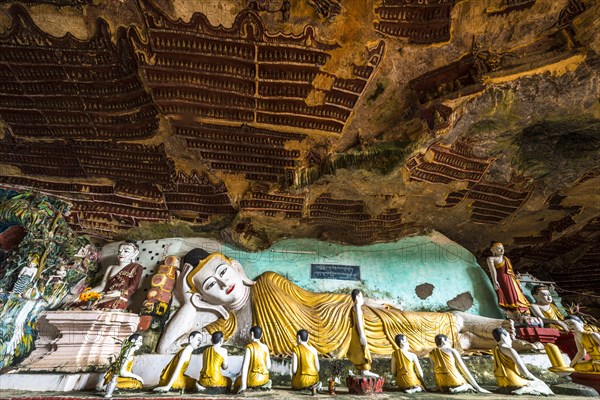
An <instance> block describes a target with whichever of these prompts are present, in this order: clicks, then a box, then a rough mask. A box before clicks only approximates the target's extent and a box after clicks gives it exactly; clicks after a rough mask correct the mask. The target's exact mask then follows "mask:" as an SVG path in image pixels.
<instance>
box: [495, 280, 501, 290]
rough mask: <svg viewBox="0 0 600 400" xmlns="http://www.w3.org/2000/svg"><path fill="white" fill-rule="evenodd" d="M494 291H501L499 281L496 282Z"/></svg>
mask: <svg viewBox="0 0 600 400" xmlns="http://www.w3.org/2000/svg"><path fill="white" fill-rule="evenodd" d="M494 289H496V290H500V284H499V283H498V281H495V282H494Z"/></svg>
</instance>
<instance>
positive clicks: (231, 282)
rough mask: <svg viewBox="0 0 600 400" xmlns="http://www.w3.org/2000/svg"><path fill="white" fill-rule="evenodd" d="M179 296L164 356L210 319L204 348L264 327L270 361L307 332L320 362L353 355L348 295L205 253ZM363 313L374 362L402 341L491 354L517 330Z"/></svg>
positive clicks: (195, 254) (386, 308) (377, 306)
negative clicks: (443, 342)
mask: <svg viewBox="0 0 600 400" xmlns="http://www.w3.org/2000/svg"><path fill="white" fill-rule="evenodd" d="M175 290H176V295H177V297H178V299H179V302H180V303H181V307H180V308H179V309H178V310H177V313H176V314H175V315H174V316H173V318H172V319H171V321H170V322H169V323H168V325H167V327H166V329H165V331H164V333H163V335H162V337H161V339H160V342H159V345H158V351H159V352H160V353H168V352H171V351H173V349H176V348H177V347H178V346H179V342H180V341H181V340H183V339H185V337H186V335H187V334H188V333H189V332H190V331H192V330H194V329H198V328H199V326H198V325H204V323H202V324H199V323H198V321H207V318H206V313H209V316H210V314H212V315H213V317H212V318H213V319H212V320H213V322H211V323H209V324H206V325H204V326H203V330H204V331H205V335H204V336H205V338H206V339H207V340H208V339H209V338H210V334H212V333H213V332H216V331H221V332H223V334H224V335H225V340H226V341H228V342H229V343H230V344H234V345H235V344H237V345H243V344H244V340H245V332H247V330H248V329H249V327H251V326H253V325H259V326H261V327H262V328H263V331H264V335H263V337H264V343H265V344H266V345H267V346H268V347H269V349H270V351H271V354H272V355H274V356H290V355H291V354H292V352H293V349H294V347H295V345H296V333H297V331H298V329H300V328H303V329H306V330H307V331H308V332H310V335H311V337H312V344H313V346H314V347H315V348H316V349H317V351H318V353H319V354H320V355H323V356H330V357H344V356H346V355H347V354H348V350H349V348H350V343H351V340H352V329H353V328H352V318H351V313H352V308H353V304H354V303H353V300H352V298H351V296H350V295H349V294H343V293H314V292H310V291H307V290H305V289H302V288H301V287H299V286H297V285H295V284H293V283H292V282H290V281H289V280H288V279H286V278H284V277H283V276H281V275H278V274H276V273H274V272H265V273H263V274H261V275H259V276H258V277H257V278H256V280H251V279H249V278H248V277H247V276H246V273H245V272H244V268H243V267H242V265H241V264H240V263H239V262H237V261H236V260H232V259H230V258H229V257H227V256H225V255H224V254H221V253H211V254H209V253H207V252H206V251H204V250H203V249H193V250H191V251H190V252H188V254H187V255H186V256H185V258H184V267H183V270H182V274H181V275H180V277H179V279H178V283H177V287H176V289H175ZM362 311H363V319H364V332H365V335H366V339H367V340H368V343H369V349H370V352H371V353H372V354H374V355H391V354H392V352H393V350H394V349H393V347H392V345H391V344H390V343H394V338H395V337H396V335H398V334H400V333H401V334H404V335H405V336H406V338H407V339H408V342H409V343H410V347H411V348H412V349H413V351H414V352H415V353H417V354H420V355H423V354H426V353H427V352H429V351H430V350H432V349H434V348H435V347H436V345H435V336H436V335H438V334H445V335H446V336H448V338H450V340H451V343H452V346H454V347H455V348H457V349H471V348H476V349H482V348H485V349H490V348H492V347H493V345H494V344H495V341H494V338H493V336H492V331H493V330H494V329H495V328H498V327H504V328H506V329H507V330H508V331H509V332H510V331H513V330H514V327H513V325H512V322H511V321H508V320H499V319H493V318H486V317H480V316H477V315H474V314H469V313H465V312H458V311H457V312H415V311H403V310H400V309H399V308H397V307H395V306H393V305H390V304H386V303H385V302H381V301H376V300H372V299H368V298H365V299H364V304H363V306H362ZM214 315H216V316H217V319H216V320H215V317H214ZM200 327H202V326H200Z"/></svg>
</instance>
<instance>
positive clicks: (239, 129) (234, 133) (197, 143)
mask: <svg viewBox="0 0 600 400" xmlns="http://www.w3.org/2000/svg"><path fill="white" fill-rule="evenodd" d="M173 126H174V132H175V135H176V136H180V137H182V138H185V140H186V143H187V146H188V147H189V148H190V149H192V150H193V151H194V152H196V153H197V154H198V155H199V156H200V158H201V159H203V160H206V161H207V162H208V163H209V166H210V167H211V168H212V169H215V170H221V171H225V172H231V173H242V174H245V178H246V179H248V180H257V181H266V182H277V181H279V180H280V179H281V178H282V177H284V176H285V175H286V171H287V170H290V169H294V168H295V167H296V165H297V162H298V159H299V158H300V151H299V150H286V149H285V145H286V142H288V141H302V140H304V139H305V138H306V135H303V134H298V133H291V132H278V131H274V130H269V129H259V128H254V127H250V126H247V125H241V126H226V125H216V124H205V123H194V124H186V123H182V122H178V121H173Z"/></svg>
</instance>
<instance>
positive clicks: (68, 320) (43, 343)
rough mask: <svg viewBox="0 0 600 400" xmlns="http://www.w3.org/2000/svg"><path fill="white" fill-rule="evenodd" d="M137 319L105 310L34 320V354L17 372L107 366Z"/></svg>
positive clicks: (53, 314)
mask: <svg viewBox="0 0 600 400" xmlns="http://www.w3.org/2000/svg"><path fill="white" fill-rule="evenodd" d="M139 319H140V317H139V316H138V315H136V314H132V313H127V312H121V311H107V310H93V311H83V310H64V311H48V312H45V313H43V314H42V315H41V316H40V318H39V319H38V322H37V324H38V340H36V342H35V348H36V349H35V351H34V352H33V353H31V355H30V356H29V357H28V358H27V359H25V360H24V361H23V362H22V363H21V365H20V366H19V371H60V372H80V371H81V372H88V371H91V370H94V369H96V368H105V367H107V366H108V363H109V357H110V356H113V357H114V356H116V355H118V354H119V351H120V349H121V344H120V342H121V341H123V340H125V339H127V338H128V337H129V336H130V335H131V334H132V333H134V332H135V330H136V328H137V325H138V323H139Z"/></svg>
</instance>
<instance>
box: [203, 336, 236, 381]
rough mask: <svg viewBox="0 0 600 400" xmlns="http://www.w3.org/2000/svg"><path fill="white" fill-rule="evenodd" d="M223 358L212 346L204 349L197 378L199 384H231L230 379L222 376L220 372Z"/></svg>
mask: <svg viewBox="0 0 600 400" xmlns="http://www.w3.org/2000/svg"><path fill="white" fill-rule="evenodd" d="M223 360H224V359H223V356H222V355H220V354H219V353H218V352H217V351H216V350H215V348H214V347H212V346H211V347H209V348H207V349H206V350H204V353H203V355H202V371H200V380H199V383H200V385H201V386H204V387H205V388H216V387H218V388H221V387H230V386H231V379H229V378H226V377H224V376H223V374H222V373H221V366H222V365H223Z"/></svg>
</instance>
